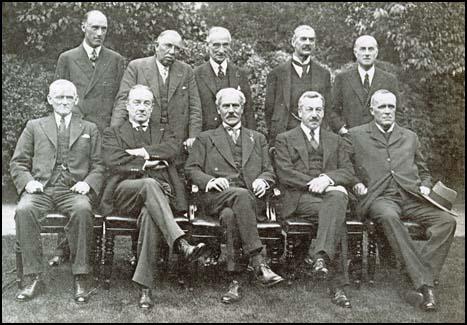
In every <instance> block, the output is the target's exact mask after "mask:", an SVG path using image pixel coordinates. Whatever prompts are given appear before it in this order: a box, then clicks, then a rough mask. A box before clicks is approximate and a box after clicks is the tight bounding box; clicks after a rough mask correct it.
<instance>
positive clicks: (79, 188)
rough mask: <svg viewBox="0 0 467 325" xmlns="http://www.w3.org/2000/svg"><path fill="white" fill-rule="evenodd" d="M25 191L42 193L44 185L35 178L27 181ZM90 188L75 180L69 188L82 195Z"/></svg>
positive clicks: (86, 184) (84, 183)
mask: <svg viewBox="0 0 467 325" xmlns="http://www.w3.org/2000/svg"><path fill="white" fill-rule="evenodd" d="M24 189H25V191H26V192H27V193H29V194H33V193H42V192H44V185H42V183H41V182H38V181H36V180H32V181H29V182H28V183H27V184H26V186H25V188H24ZM90 189H91V188H90V187H89V184H88V183H86V182H83V181H81V182H77V183H76V184H75V185H73V186H72V187H71V188H70V191H72V192H76V193H79V194H82V195H86V194H88V193H89V190H90Z"/></svg>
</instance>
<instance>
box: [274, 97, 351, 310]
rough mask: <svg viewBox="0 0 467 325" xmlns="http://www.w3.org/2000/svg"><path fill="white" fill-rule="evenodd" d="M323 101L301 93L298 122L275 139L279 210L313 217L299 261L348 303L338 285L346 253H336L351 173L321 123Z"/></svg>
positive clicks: (343, 234)
mask: <svg viewBox="0 0 467 325" xmlns="http://www.w3.org/2000/svg"><path fill="white" fill-rule="evenodd" d="M325 104H326V102H325V99H324V97H323V96H322V95H321V94H320V93H319V92H316V91H306V92H304V93H303V94H302V95H301V96H300V98H299V100H298V112H297V114H298V117H299V118H300V119H301V123H300V125H299V126H297V127H295V128H294V129H292V130H289V131H286V132H283V133H281V134H279V135H278V136H277V138H276V142H275V145H276V147H275V148H276V153H275V163H276V172H277V177H278V180H279V183H280V186H281V188H282V192H283V196H282V209H281V212H280V214H279V215H280V216H281V217H282V218H284V219H287V218H289V217H291V216H292V215H293V216H299V217H304V218H316V217H317V218H318V233H317V236H316V240H315V243H314V244H313V245H311V244H310V247H309V250H308V254H307V257H306V258H305V266H306V267H307V268H309V269H311V271H312V273H314V274H316V275H319V276H321V277H324V278H328V284H329V287H330V291H331V295H332V297H331V301H332V302H333V303H335V304H337V305H339V306H341V307H344V308H351V303H350V300H349V299H348V297H347V295H346V292H345V290H344V287H345V286H346V285H347V284H348V281H347V279H346V276H345V274H344V268H345V266H344V265H345V263H346V256H343V255H344V254H340V256H339V252H340V253H342V252H341V249H340V248H342V243H345V241H346V240H347V228H346V223H345V214H346V209H347V202H348V195H347V191H346V189H345V188H344V187H345V186H348V185H351V182H352V180H353V177H354V172H353V168H352V164H351V162H350V160H349V157H348V154H347V152H346V150H345V146H344V145H345V143H344V141H343V139H341V138H340V137H339V136H337V135H336V134H334V133H332V132H330V131H327V130H325V129H323V128H322V127H321V123H322V121H323V117H324V111H325ZM339 246H341V247H340V248H339ZM331 266H333V267H332V268H331ZM328 273H331V274H328Z"/></svg>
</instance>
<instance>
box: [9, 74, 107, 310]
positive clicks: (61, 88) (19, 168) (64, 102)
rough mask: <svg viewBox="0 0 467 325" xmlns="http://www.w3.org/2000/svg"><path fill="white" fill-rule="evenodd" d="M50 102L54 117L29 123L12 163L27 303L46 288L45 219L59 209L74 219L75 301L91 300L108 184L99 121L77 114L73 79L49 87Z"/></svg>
mask: <svg viewBox="0 0 467 325" xmlns="http://www.w3.org/2000/svg"><path fill="white" fill-rule="evenodd" d="M47 101H48V102H49V104H50V105H52V107H53V109H54V113H53V114H52V115H51V116H48V117H43V118H39V119H36V120H32V121H29V122H28V123H27V125H26V128H25V129H24V131H23V133H22V134H21V136H20V138H19V140H18V143H17V145H16V149H15V152H14V154H13V158H12V159H11V163H10V170H11V176H12V178H13V182H14V183H15V186H16V188H17V190H18V193H19V194H20V195H21V198H20V201H19V203H18V207H17V208H16V213H15V221H16V238H17V243H18V244H19V247H18V249H20V250H21V252H22V259H23V261H22V263H23V267H24V274H25V275H28V276H29V277H30V278H31V282H30V284H28V285H27V286H25V287H24V288H23V289H22V290H21V291H20V292H19V293H18V295H17V296H16V299H17V300H18V301H26V300H30V299H32V298H34V297H35V296H37V295H38V294H39V293H40V292H41V290H42V289H44V287H45V285H44V282H43V279H42V278H43V272H44V268H43V262H42V245H41V235H40V232H41V226H40V221H41V220H42V219H43V216H44V214H45V213H47V212H48V211H49V210H51V209H53V208H56V209H58V210H59V211H62V212H63V213H65V214H66V215H68V216H69V217H70V220H69V221H68V224H67V225H66V226H65V234H66V237H67V239H68V242H69V245H70V251H71V257H72V261H71V263H72V265H71V271H72V273H73V276H74V299H75V301H76V302H78V303H83V302H86V301H87V299H88V290H87V289H86V280H87V275H88V273H89V272H90V265H89V263H90V262H89V253H90V249H91V245H92V244H93V243H92V233H93V220H94V214H93V212H92V207H91V204H92V201H93V200H95V199H97V197H98V195H99V191H100V188H101V185H102V181H103V173H104V164H103V162H102V158H101V137H100V134H99V130H98V129H97V127H96V125H95V124H94V123H91V122H88V121H84V120H82V119H81V117H80V116H79V115H75V114H72V109H73V106H74V105H76V104H77V103H78V94H77V90H76V87H75V86H74V85H73V83H71V82H70V81H68V80H62V79H60V80H56V81H54V82H53V83H52V84H51V85H50V89H49V94H48V96H47Z"/></svg>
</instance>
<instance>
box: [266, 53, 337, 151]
mask: <svg viewBox="0 0 467 325" xmlns="http://www.w3.org/2000/svg"><path fill="white" fill-rule="evenodd" d="M292 69H293V67H292V59H289V60H287V61H286V62H285V63H283V64H281V65H279V66H278V67H277V68H275V69H274V70H272V71H271V72H270V73H269V75H268V77H267V81H266V99H265V108H264V114H265V119H266V124H267V127H268V129H269V137H268V139H269V143H270V144H273V143H274V140H275V138H276V136H277V135H278V134H279V133H282V132H284V131H286V129H287V124H288V121H289V118H294V117H292V115H291V114H290V110H291V109H292V108H291V107H290V92H291V89H290V88H291V82H292V81H291V78H292V77H291V74H292ZM309 73H311V78H312V81H311V85H310V88H311V89H312V90H314V91H317V92H319V93H320V94H321V95H323V96H324V98H325V100H326V102H328V101H329V100H330V96H331V74H330V73H329V71H328V70H326V69H325V68H323V67H321V66H319V65H318V64H317V63H316V62H314V61H313V60H311V68H310V72H309Z"/></svg>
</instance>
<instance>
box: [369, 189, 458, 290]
mask: <svg viewBox="0 0 467 325" xmlns="http://www.w3.org/2000/svg"><path fill="white" fill-rule="evenodd" d="M368 213H369V216H370V218H372V219H373V220H375V222H377V223H379V224H381V225H382V227H383V230H384V233H385V235H386V237H387V239H388V242H389V244H390V245H391V248H392V249H393V251H394V253H395V254H396V256H397V257H399V259H400V260H401V261H402V262H403V263H404V265H405V267H406V270H407V273H408V275H409V277H410V279H411V281H412V283H413V285H414V286H415V288H416V289H419V288H420V287H422V286H423V285H428V286H433V279H439V274H440V272H441V268H442V267H443V264H444V261H445V259H446V256H447V255H448V252H449V248H450V246H451V243H452V240H453V238H454V232H455V230H456V220H455V219H454V218H453V217H452V216H451V215H450V214H449V213H447V212H444V211H442V210H440V209H438V208H435V207H433V206H431V205H430V204H429V203H425V202H422V201H419V200H418V199H417V198H415V197H412V196H410V197H409V196H408V197H406V198H404V199H402V198H400V197H399V198H397V197H393V196H391V197H379V198H377V199H376V200H375V201H374V202H373V203H372V205H371V206H370V209H369V212H368ZM401 216H403V217H404V218H405V219H407V220H411V221H414V222H416V223H419V224H421V225H422V226H424V227H426V228H427V234H428V241H426V242H425V243H424V244H423V246H422V248H421V250H418V249H417V248H416V247H415V245H414V243H413V241H412V239H411V238H410V235H409V233H408V231H407V230H406V228H405V227H404V224H403V223H402V222H401ZM405 219H404V220H405Z"/></svg>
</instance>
